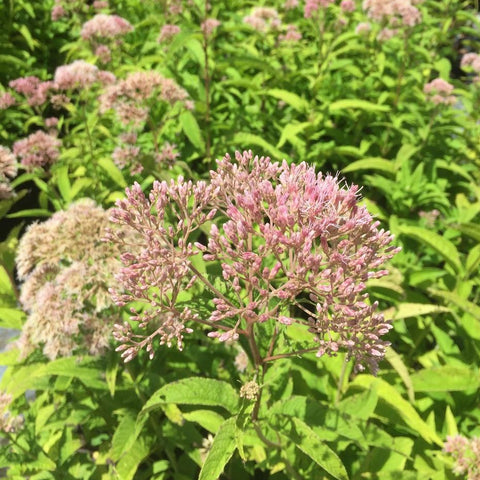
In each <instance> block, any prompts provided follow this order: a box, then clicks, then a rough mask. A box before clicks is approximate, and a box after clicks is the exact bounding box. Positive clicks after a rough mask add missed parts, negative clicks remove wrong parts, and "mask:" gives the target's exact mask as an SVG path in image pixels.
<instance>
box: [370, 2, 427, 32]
mask: <svg viewBox="0 0 480 480" xmlns="http://www.w3.org/2000/svg"><path fill="white" fill-rule="evenodd" d="M415 3H418V2H413V1H412V0H364V1H363V5H362V8H363V10H364V11H365V12H366V13H367V15H368V17H369V18H371V19H372V20H375V21H377V22H389V23H390V24H391V25H392V26H396V25H398V23H399V22H400V23H401V24H402V25H404V26H407V27H413V26H414V25H417V24H418V23H420V22H421V20H422V14H421V13H420V11H419V10H418V8H417V7H415V6H414V4H415Z"/></svg>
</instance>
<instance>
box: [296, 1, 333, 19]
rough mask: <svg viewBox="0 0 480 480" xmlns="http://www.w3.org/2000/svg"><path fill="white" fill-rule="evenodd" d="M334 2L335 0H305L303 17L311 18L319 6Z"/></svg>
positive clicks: (322, 6)
mask: <svg viewBox="0 0 480 480" xmlns="http://www.w3.org/2000/svg"><path fill="white" fill-rule="evenodd" d="M334 2H335V0H307V1H306V2H305V8H304V11H303V16H304V17H305V18H311V17H312V16H313V14H314V13H315V12H317V11H318V10H319V9H320V8H326V7H328V6H329V5H330V4H331V3H334Z"/></svg>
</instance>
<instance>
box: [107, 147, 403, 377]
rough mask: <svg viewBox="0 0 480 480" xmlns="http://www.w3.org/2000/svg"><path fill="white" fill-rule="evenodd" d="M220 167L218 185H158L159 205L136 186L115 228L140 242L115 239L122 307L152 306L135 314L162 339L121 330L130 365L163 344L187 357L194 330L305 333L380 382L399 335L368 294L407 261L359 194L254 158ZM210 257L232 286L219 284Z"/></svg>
mask: <svg viewBox="0 0 480 480" xmlns="http://www.w3.org/2000/svg"><path fill="white" fill-rule="evenodd" d="M217 163H218V166H217V170H216V171H212V172H210V181H209V182H208V183H207V182H204V181H199V182H195V183H194V182H191V181H188V182H187V181H185V180H184V179H183V178H181V177H180V178H179V179H178V180H177V181H176V182H175V181H173V180H172V181H170V182H166V181H164V182H158V181H157V182H155V183H154V185H153V189H152V191H151V192H150V195H149V196H148V197H146V196H145V195H144V193H143V192H142V190H141V188H140V186H139V185H138V184H135V185H134V186H133V187H132V188H130V189H127V191H126V193H127V198H126V199H125V200H120V201H118V202H117V208H116V209H114V210H113V212H112V220H113V222H115V223H118V224H120V225H122V226H130V227H131V228H132V229H134V230H135V231H136V232H138V234H139V235H140V237H141V239H140V240H139V241H138V242H136V243H135V245H129V244H128V242H126V241H125V240H124V239H123V238H122V237H121V236H119V235H116V234H115V233H114V232H112V233H111V234H110V235H109V239H110V240H113V241H114V242H115V243H117V244H119V245H122V250H123V252H124V253H123V254H122V257H121V258H122V262H123V263H124V268H123V269H122V270H121V272H120V274H119V275H118V276H117V279H118V281H119V282H120V283H121V284H122V285H123V287H124V288H123V291H116V292H112V293H113V295H114V299H115V301H116V303H117V304H118V305H120V306H122V305H126V304H128V303H130V302H132V301H135V302H140V303H141V304H143V305H142V307H140V308H137V307H131V312H132V315H133V316H132V317H131V319H132V320H133V321H136V322H138V323H139V327H140V328H146V327H147V326H148V325H150V327H151V328H152V327H153V333H150V334H148V335H138V334H134V333H133V330H132V327H131V326H130V324H128V323H126V324H124V325H118V326H117V327H116V331H115V333H114V336H115V338H116V339H117V340H118V341H120V342H121V343H122V345H121V346H120V347H119V348H118V350H119V351H122V356H123V358H124V359H125V361H128V360H131V359H132V358H133V357H134V356H135V355H136V354H137V353H138V351H139V350H140V349H141V348H143V347H146V348H147V351H148V352H149V353H150V355H151V356H153V355H154V347H153V339H154V338H155V337H156V336H159V337H160V343H161V344H164V343H165V344H167V345H170V344H172V343H173V342H174V341H175V340H176V342H177V344H178V346H179V347H180V348H182V345H183V335H184V334H185V333H188V332H189V331H191V330H190V328H189V327H187V326H186V324H187V323H190V322H191V323H195V322H197V323H201V324H204V325H207V326H209V327H210V328H211V329H212V331H211V332H210V333H209V336H210V337H216V338H218V339H219V340H220V341H226V340H236V339H238V338H239V336H240V335H247V336H250V337H249V338H251V335H252V332H253V326H254V325H257V327H256V328H259V329H261V328H262V327H261V325H262V324H264V323H265V322H268V323H270V324H273V325H275V328H277V329H284V328H288V326H289V325H292V324H297V325H302V326H303V327H304V328H305V329H306V330H308V331H309V332H310V333H311V342H310V343H309V345H307V346H308V347H310V348H309V351H310V350H313V351H316V352H317V355H318V356H321V355H323V354H328V355H335V354H336V352H337V351H338V350H340V349H345V350H346V351H347V352H348V354H349V356H350V357H352V358H354V359H355V361H356V369H357V370H363V369H364V366H368V367H369V368H370V369H371V370H372V371H376V369H377V364H378V361H379V360H380V359H381V358H382V357H383V355H384V352H385V347H386V346H387V345H388V342H386V341H384V340H382V339H381V337H382V336H383V335H384V334H385V333H387V332H388V331H389V329H390V328H391V326H390V325H389V323H388V322H386V321H385V320H384V318H383V316H382V315H381V314H379V313H378V312H376V309H377V304H376V303H373V304H370V303H369V301H368V294H366V293H365V288H366V286H365V282H366V281H367V280H368V279H369V278H379V277H381V276H383V275H385V274H386V271H385V270H378V269H379V267H380V266H381V265H382V264H383V263H384V262H385V261H386V260H387V259H389V258H391V257H392V256H393V255H394V254H395V252H396V251H397V249H395V248H394V247H392V246H391V245H390V243H391V241H392V236H391V235H390V233H389V232H385V231H384V230H379V229H378V222H375V221H373V219H372V217H371V216H370V214H369V213H368V211H367V210H366V209H365V208H364V207H360V206H359V205H358V197H357V192H358V188H357V187H356V186H352V187H350V188H348V189H346V188H342V187H341V185H340V183H339V180H338V179H337V178H336V177H332V176H329V175H328V176H325V177H324V176H323V175H322V174H320V173H319V174H317V173H315V170H314V169H313V168H311V167H309V166H307V165H306V164H305V163H301V164H299V165H294V164H292V165H288V164H287V163H286V162H285V161H284V162H283V163H273V162H271V161H270V159H269V158H265V157H261V158H259V157H253V155H252V153H251V152H244V153H243V154H241V153H239V152H237V153H236V161H232V159H231V158H230V156H229V155H226V156H225V157H224V158H223V160H220V161H218V162H217ZM208 225H209V226H208ZM207 226H208V227H207ZM200 228H201V229H202V230H203V231H205V229H206V228H209V234H208V237H207V240H206V241H202V242H199V241H198V234H196V233H195V232H198V231H199V230H200ZM195 240H197V241H195ZM132 249H136V250H135V251H136V253H135V254H133V253H132V252H133V250H132ZM199 255H201V256H202V257H203V260H204V262H206V264H210V262H213V263H214V265H215V268H218V269H219V270H220V271H221V276H220V277H216V278H215V279H214V278H210V277H209V276H208V275H207V273H206V271H207V270H206V269H205V267H200V266H199V263H198V257H199ZM194 259H196V260H194ZM193 288H195V292H198V291H199V289H200V291H202V290H205V291H209V292H210V294H211V295H212V296H213V299H212V301H211V303H210V305H209V307H210V314H209V316H208V314H206V313H205V305H204V306H203V307H200V306H199V305H197V304H196V303H195V301H194V298H195V297H194V296H193V294H192V298H191V299H190V300H189V301H187V302H183V301H180V298H179V295H180V293H182V296H183V297H184V298H188V295H189V292H191V291H193V290H192V289H193ZM195 295H198V293H195ZM185 296H187V297H185ZM295 312H296V313H295ZM260 331H261V330H260ZM260 334H261V333H260ZM257 363H258V362H257Z"/></svg>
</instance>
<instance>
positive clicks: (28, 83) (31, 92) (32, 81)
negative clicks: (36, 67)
mask: <svg viewBox="0 0 480 480" xmlns="http://www.w3.org/2000/svg"><path fill="white" fill-rule="evenodd" d="M9 86H10V87H11V88H13V90H15V91H16V92H17V93H19V94H21V95H24V96H25V97H26V99H27V102H28V104H29V105H30V106H32V107H35V106H38V105H42V104H44V103H45V102H46V101H47V96H48V92H49V90H51V89H52V88H53V82H51V81H46V82H42V81H41V80H40V79H39V78H37V77H33V76H30V77H22V78H17V79H16V80H12V81H11V82H10V83H9Z"/></svg>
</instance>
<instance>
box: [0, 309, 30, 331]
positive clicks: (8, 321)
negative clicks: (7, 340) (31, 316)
mask: <svg viewBox="0 0 480 480" xmlns="http://www.w3.org/2000/svg"><path fill="white" fill-rule="evenodd" d="M25 318H26V315H25V313H24V312H22V311H21V310H18V308H0V327H2V328H13V329H15V330H21V329H22V325H23V323H24V322H25Z"/></svg>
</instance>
